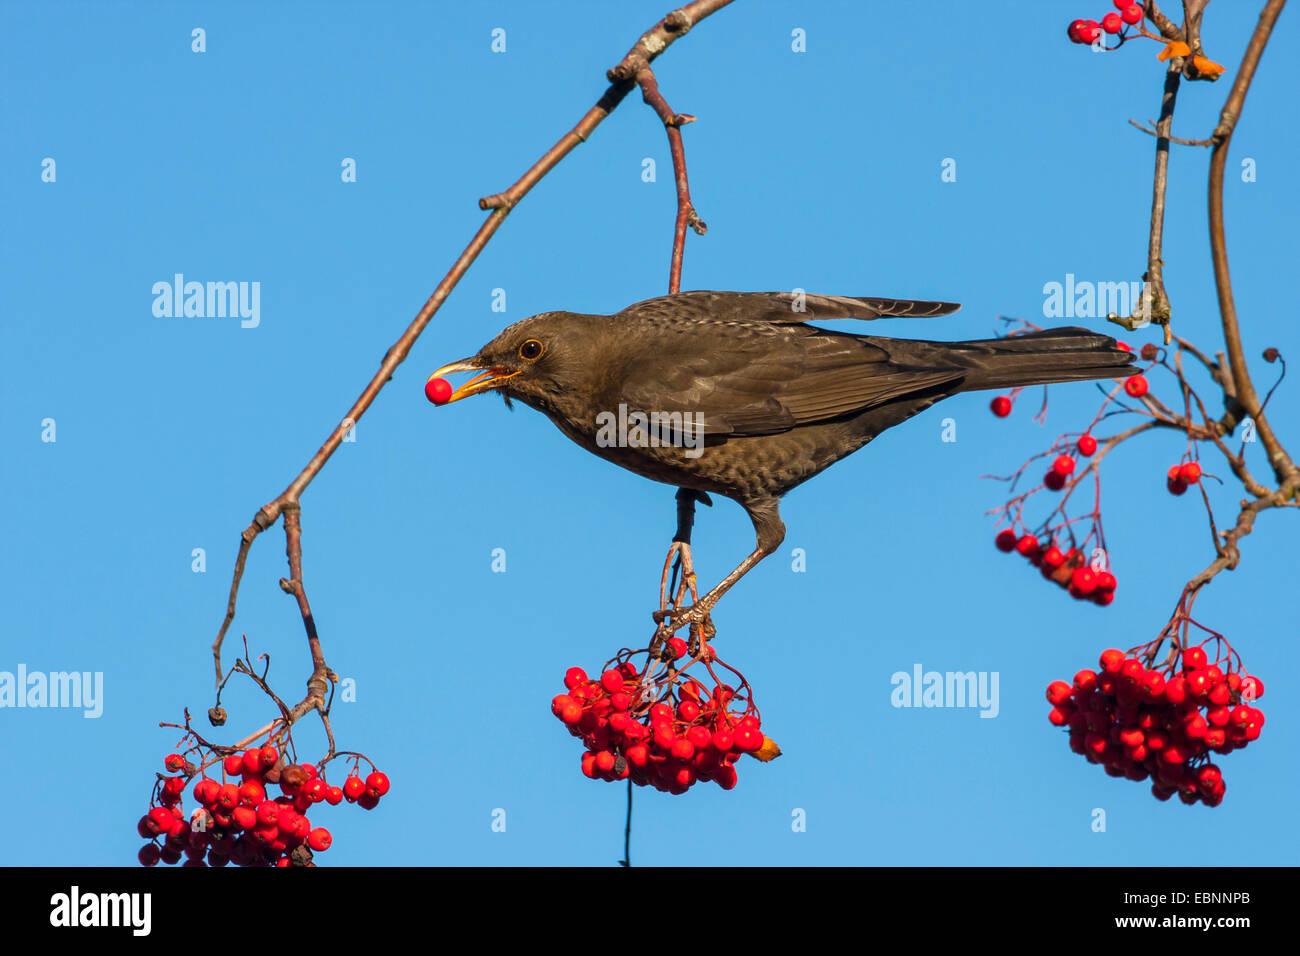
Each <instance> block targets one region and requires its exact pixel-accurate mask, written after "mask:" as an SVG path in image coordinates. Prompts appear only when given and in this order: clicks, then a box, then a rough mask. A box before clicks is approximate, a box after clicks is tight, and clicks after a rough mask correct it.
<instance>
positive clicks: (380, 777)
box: [366, 770, 388, 797]
mask: <svg viewBox="0 0 1300 956" xmlns="http://www.w3.org/2000/svg"><path fill="white" fill-rule="evenodd" d="M366 792H367V793H371V794H374V795H375V796H376V797H382V796H383V795H384V794H386V793H387V792H388V774H386V773H380V772H379V771H378V770H374V771H371V773H370V776H368V777H366Z"/></svg>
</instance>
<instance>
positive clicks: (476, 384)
mask: <svg viewBox="0 0 1300 956" xmlns="http://www.w3.org/2000/svg"><path fill="white" fill-rule="evenodd" d="M453 372H480V373H481V374H479V375H476V376H474V377H473V378H472V379H470V380H469V381H468V382H466V383H465V384H464V385H462V386H460V388H458V389H456V390H455V391H453V392H452V393H451V397H450V398H449V399H447V401H445V402H443V403H442V404H444V405H450V404H451V403H452V402H458V401H460V400H461V399H462V398H468V397H469V396H470V395H477V394H478V393H479V392H486V391H488V390H489V389H493V388H496V387H497V386H499V385H500V384H501V383H502V382H504V381H505V380H506V379H510V378H514V377H515V376H516V375H518V374H519V372H520V370H519V369H514V370H511V369H508V368H500V367H497V366H493V367H490V368H487V369H484V368H483V367H482V366H481V365H476V364H475V363H474V360H473V359H461V360H460V361H459V362H452V363H451V364H450V365H444V366H443V367H442V368H440V369H438V370H437V371H435V372H434V373H433V374H432V375H430V376H429V381H433V380H434V379H435V378H442V377H443V376H444V375H450V374H451V373H453Z"/></svg>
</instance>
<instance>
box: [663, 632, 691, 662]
mask: <svg viewBox="0 0 1300 956" xmlns="http://www.w3.org/2000/svg"><path fill="white" fill-rule="evenodd" d="M668 647H669V648H670V652H671V653H672V655H673V660H678V659H679V658H682V657H685V656H686V651H687V650H688V647H687V645H686V642H685V641H684V640H682V639H681V638H680V637H670V638H669V639H668Z"/></svg>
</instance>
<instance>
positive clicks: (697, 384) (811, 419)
mask: <svg viewBox="0 0 1300 956" xmlns="http://www.w3.org/2000/svg"><path fill="white" fill-rule="evenodd" d="M958 308H960V306H959V305H957V304H955V303H951V302H925V301H914V300H905V299H876V298H858V297H845V296H828V295H810V294H805V293H785V292H684V293H678V294H676V295H670V296H664V297H661V298H656V299H648V300H646V301H645V302H638V303H636V304H635V305H631V306H628V307H627V308H626V309H624V310H623V311H622V312H619V313H617V314H615V315H587V314H580V313H574V312H543V313H541V314H539V315H534V316H532V317H531V318H527V319H524V320H522V321H520V322H516V323H515V324H514V325H511V326H510V327H509V328H507V329H505V330H504V331H502V332H501V334H500V335H498V336H497V337H496V338H494V339H493V340H492V341H491V342H489V343H488V344H487V345H485V346H483V348H481V349H479V351H478V354H476V355H474V356H473V357H472V358H467V359H462V360H461V361H459V362H452V363H451V364H449V365H445V366H443V367H442V368H440V369H438V370H437V371H436V372H434V373H433V375H432V376H430V379H431V380H432V379H433V378H436V377H441V376H443V375H447V374H451V373H454V372H468V371H476V372H480V373H481V374H480V375H478V376H476V377H475V378H473V379H471V380H470V381H468V382H466V383H465V384H463V385H461V386H460V387H459V388H457V389H455V390H454V391H453V392H452V393H451V395H450V397H449V398H448V399H447V402H454V401H458V400H459V399H462V398H466V397H468V396H470V395H477V394H479V393H481V392H487V391H498V392H500V393H501V394H502V395H503V396H504V397H505V399H506V402H507V404H508V403H509V402H510V400H511V399H518V400H519V401H521V402H523V403H524V404H525V405H529V406H531V407H532V408H535V409H537V410H538V411H540V412H542V413H544V414H545V415H546V416H547V417H548V418H550V419H551V421H553V422H554V423H555V424H556V426H557V427H559V429H560V431H562V432H564V434H565V435H567V436H568V437H569V438H571V439H573V441H575V442H577V443H578V444H579V445H581V446H582V447H583V448H585V449H587V450H588V451H590V452H592V453H594V454H596V455H599V456H600V457H601V458H604V459H606V460H608V461H611V462H613V463H614V464H616V465H621V466H622V467H624V468H626V469H628V470H629V471H633V472H635V473H636V474H638V475H643V476H645V477H646V478H652V479H654V480H655V481H662V482H665V483H667V484H670V485H676V486H678V487H679V488H680V489H682V491H679V493H678V495H679V497H678V501H679V504H680V503H681V502H682V500H683V498H682V496H683V495H687V496H688V499H689V496H691V495H694V496H696V497H698V499H699V500H702V501H705V503H708V500H707V497H706V496H707V494H708V493H710V492H714V493H717V494H720V495H724V496H726V497H728V498H731V499H733V500H735V501H736V502H738V503H739V504H740V505H741V507H743V508H744V509H745V511H746V512H748V513H749V517H750V519H751V520H752V521H753V523H754V531H755V535H756V539H757V540H756V546H755V548H754V551H753V553H752V554H750V555H749V557H747V558H745V560H744V561H742V562H741V563H740V565H739V566H738V567H737V568H736V569H735V570H734V571H732V572H731V574H729V575H727V577H726V578H724V579H723V580H722V582H721V583H720V584H718V586H717V587H715V588H713V590H711V591H709V592H708V593H707V594H706V595H705V596H704V597H703V598H702V599H698V600H696V601H695V604H694V606H693V607H691V608H690V609H689V610H687V611H681V610H680V608H679V609H678V610H676V611H674V612H672V614H671V617H672V618H673V620H672V627H671V630H676V629H677V628H679V627H681V626H684V625H686V624H691V625H696V624H699V623H701V622H704V621H706V619H707V616H708V613H709V611H710V610H711V609H712V608H713V606H714V605H715V604H716V603H717V601H718V599H719V598H720V597H722V595H723V594H724V593H725V592H726V591H727V590H728V589H729V588H730V587H731V586H732V585H734V584H735V583H736V582H737V581H738V580H739V579H740V578H741V577H742V576H743V575H744V574H745V573H746V572H748V571H749V570H750V569H751V568H752V567H753V566H754V565H756V564H757V563H758V562H759V561H761V560H762V559H763V558H764V557H766V556H767V555H769V554H771V553H772V552H773V551H775V550H776V548H777V546H778V545H780V543H781V542H782V540H784V538H785V525H784V524H783V523H782V521H781V517H780V514H779V512H778V507H777V506H778V502H779V500H780V498H781V497H782V496H783V495H784V494H785V493H786V492H788V491H789V490H790V489H792V488H794V487H795V486H797V485H799V484H801V483H802V482H805V481H807V480H808V479H809V478H811V477H812V476H813V475H815V474H817V473H818V472H820V471H821V470H822V469H824V468H827V467H828V466H830V465H832V464H834V463H835V462H837V461H839V460H840V459H841V458H844V457H845V456H846V455H850V454H852V453H853V452H855V451H857V450H858V449H859V448H861V447H862V446H863V445H865V444H867V442H869V441H871V439H873V438H875V437H876V436H877V435H879V434H880V433H881V432H882V431H884V430H885V429H886V428H890V427H892V426H894V425H897V424H899V423H901V422H904V421H906V420H907V419H909V418H911V417H912V416H913V415H915V414H917V413H918V412H920V411H923V410H924V409H926V408H929V407H930V406H931V405H933V404H934V403H935V402H937V401H939V400H940V399H943V398H947V397H948V396H950V395H954V394H956V393H957V392H968V391H975V390H978V389H1003V388H1016V387H1020V386H1025V385H1043V384H1047V383H1051V382H1069V381H1079V380H1086V379H1100V378H1118V377H1124V376H1127V375H1130V374H1133V373H1134V372H1135V371H1136V369H1134V368H1132V367H1131V366H1130V363H1131V362H1132V361H1133V358H1134V356H1133V354H1132V353H1131V352H1127V351H1123V350H1121V349H1119V348H1117V347H1116V343H1115V340H1114V339H1112V338H1110V337H1108V336H1105V335H1099V334H1096V333H1094V332H1089V331H1088V330H1087V329H1082V328H1074V327H1070V328H1059V329H1047V330H1044V331H1041V332H1029V333H1025V334H1020V335H1013V336H1008V337H1004V338H996V339H983V340H978V341H971V342H928V341H916V340H911V339H893V338H881V337H878V336H873V335H857V334H851V333H847V332H838V331H831V330H829V329H824V328H819V327H817V326H813V325H809V324H807V323H808V320H811V319H818V320H828V319H876V318H881V317H885V316H937V315H947V314H949V313H951V312H955V311H956V310H957V309H958ZM629 425H630V426H631V427H630V428H629V427H628V426H629ZM687 528H688V534H687V539H688V540H689V525H688V526H687ZM680 538H681V534H680V531H679V539H678V540H679V543H680ZM672 555H673V552H670V553H669V559H670V560H671V559H672ZM685 557H686V559H687V560H686V562H684V569H685V571H686V573H687V575H688V576H689V577H690V579H691V588H692V592H693V593H694V575H693V570H692V568H691V567H690V564H689V557H690V552H689V544H687V545H686V550H685ZM665 567H666V566H665ZM664 616H665V612H664V611H663V608H662V607H661V612H660V614H659V615H656V619H657V620H660V621H661V622H662V621H663V620H664ZM662 631H663V628H662V627H661V634H660V636H662ZM694 631H695V628H694V626H693V627H692V632H693V633H694Z"/></svg>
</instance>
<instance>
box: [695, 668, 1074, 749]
mask: <svg viewBox="0 0 1300 956" xmlns="http://www.w3.org/2000/svg"><path fill="white" fill-rule="evenodd" d="M1073 693H1074V688H1073V687H1071V686H1070V685H1069V684H1067V683H1066V682H1065V681H1063V680H1054V681H1052V682H1051V683H1050V684H1048V685H1047V700H1048V702H1049V703H1050V704H1052V705H1053V706H1059V705H1061V704H1063V703H1065V702H1066V701H1067V700H1069V699H1070V697H1071V695H1072V694H1073ZM718 749H719V750H725V749H727V748H725V747H719V748H718Z"/></svg>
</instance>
